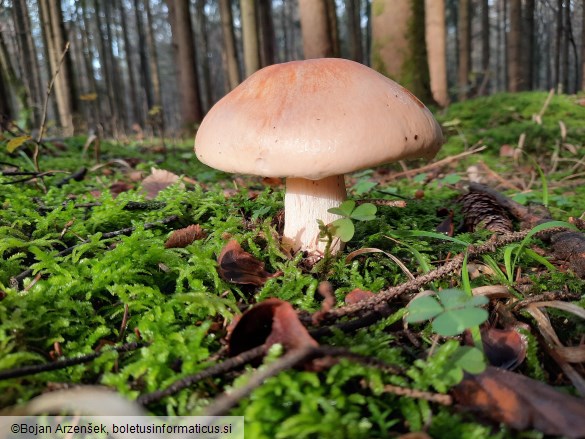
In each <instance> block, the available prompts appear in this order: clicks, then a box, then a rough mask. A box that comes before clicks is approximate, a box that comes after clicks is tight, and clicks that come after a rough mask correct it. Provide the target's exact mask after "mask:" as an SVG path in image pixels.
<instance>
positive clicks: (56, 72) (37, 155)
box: [33, 41, 69, 171]
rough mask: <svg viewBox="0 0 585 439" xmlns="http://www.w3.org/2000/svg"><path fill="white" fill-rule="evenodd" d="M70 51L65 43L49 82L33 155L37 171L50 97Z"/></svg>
mask: <svg viewBox="0 0 585 439" xmlns="http://www.w3.org/2000/svg"><path fill="white" fill-rule="evenodd" d="M68 50H69V41H67V43H65V48H64V49H63V52H62V53H61V57H60V58H59V62H58V63H57V69H56V70H55V73H53V77H52V78H51V81H50V82H49V86H48V87H47V93H46V95H45V101H44V102H43V112H42V117H41V126H40V128H39V135H38V136H37V139H36V143H35V150H34V153H33V163H34V165H35V169H36V170H37V171H40V168H39V162H38V157H39V145H40V143H41V140H42V139H43V134H44V132H45V123H46V122H47V109H48V105H49V97H50V96H51V91H52V90H53V85H54V84H55V80H56V79H57V75H58V74H59V71H60V70H61V65H62V64H63V60H64V59H65V54H66V53H67V51H68Z"/></svg>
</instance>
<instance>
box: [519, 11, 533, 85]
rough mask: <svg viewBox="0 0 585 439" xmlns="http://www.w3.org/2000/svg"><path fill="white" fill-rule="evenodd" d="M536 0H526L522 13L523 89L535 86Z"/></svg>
mask: <svg viewBox="0 0 585 439" xmlns="http://www.w3.org/2000/svg"><path fill="white" fill-rule="evenodd" d="M535 3H536V2H535V0H525V4H524V11H523V13H522V21H523V24H522V28H523V29H522V36H523V38H522V42H523V44H522V53H523V56H522V66H523V67H522V77H523V78H524V81H523V90H532V89H533V88H534V8H535Z"/></svg>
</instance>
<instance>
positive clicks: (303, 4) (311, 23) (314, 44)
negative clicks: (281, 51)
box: [299, 0, 334, 59]
mask: <svg viewBox="0 0 585 439" xmlns="http://www.w3.org/2000/svg"><path fill="white" fill-rule="evenodd" d="M326 2H327V0H299V9H300V14H301V31H302V35H303V53H304V57H305V59H310V58H325V57H331V56H333V54H334V46H333V40H332V38H331V36H332V33H331V31H330V21H329V16H328V14H327V4H326Z"/></svg>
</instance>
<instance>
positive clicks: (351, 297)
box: [345, 288, 374, 305]
mask: <svg viewBox="0 0 585 439" xmlns="http://www.w3.org/2000/svg"><path fill="white" fill-rule="evenodd" d="M372 296H374V293H372V292H371V291H364V290H360V289H359V288H356V289H355V290H352V291H350V292H349V293H348V294H347V296H345V304H346V305H353V304H354V303H358V302H361V301H362V300H366V299H369V298H370V297H372Z"/></svg>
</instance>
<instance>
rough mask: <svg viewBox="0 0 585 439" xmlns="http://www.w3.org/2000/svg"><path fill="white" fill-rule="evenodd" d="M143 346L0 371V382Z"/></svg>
mask: <svg viewBox="0 0 585 439" xmlns="http://www.w3.org/2000/svg"><path fill="white" fill-rule="evenodd" d="M143 346H146V345H145V344H144V343H138V342H132V343H126V344H123V345H121V346H115V347H113V348H111V349H103V350H100V351H98V352H94V353H92V354H88V355H82V356H81V357H75V358H66V359H63V360H58V361H55V362H53V363H47V364H34V365H31V366H24V367H18V368H14V369H5V370H0V381H1V380H8V379H11V378H20V377H24V376H28V375H35V374H37V373H42V372H50V371H53V370H59V369H65V368H67V367H71V366H76V365H78V364H83V363H89V362H90V361H93V360H95V359H96V358H97V357H99V356H100V355H103V354H105V353H107V352H111V351H116V352H119V353H122V352H130V351H134V350H136V349H138V348H141V347H143Z"/></svg>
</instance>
